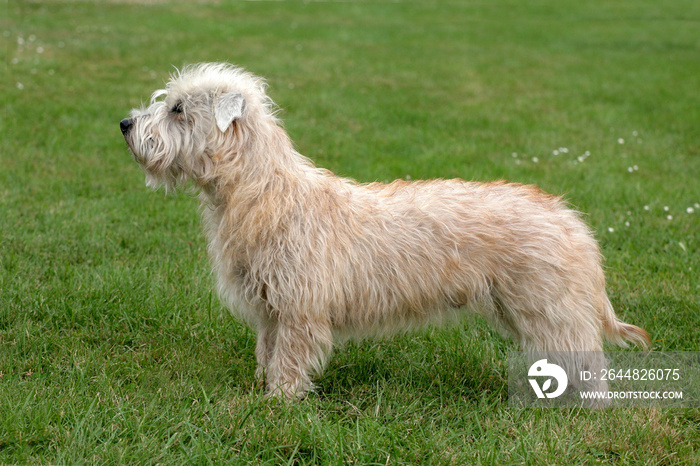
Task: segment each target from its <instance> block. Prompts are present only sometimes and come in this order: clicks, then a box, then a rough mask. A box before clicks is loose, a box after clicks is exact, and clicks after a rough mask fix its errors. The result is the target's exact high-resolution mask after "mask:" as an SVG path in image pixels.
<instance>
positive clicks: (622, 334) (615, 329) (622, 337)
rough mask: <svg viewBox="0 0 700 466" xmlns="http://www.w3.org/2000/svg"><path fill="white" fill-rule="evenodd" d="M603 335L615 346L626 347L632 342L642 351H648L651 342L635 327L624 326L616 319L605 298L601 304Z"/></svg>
mask: <svg viewBox="0 0 700 466" xmlns="http://www.w3.org/2000/svg"><path fill="white" fill-rule="evenodd" d="M602 318H603V334H604V335H605V337H606V338H607V339H608V340H610V341H611V342H613V343H615V344H616V345H620V346H627V342H632V343H634V344H635V345H636V346H639V347H640V348H643V349H649V347H650V346H651V340H650V339H649V334H648V333H647V332H646V331H644V330H643V329H641V328H639V327H637V326H636V325H632V324H626V323H625V322H622V321H621V320H620V319H618V318H617V316H616V315H615V310H614V309H613V307H612V304H611V303H610V300H609V299H608V297H607V296H605V300H604V302H603V315H602Z"/></svg>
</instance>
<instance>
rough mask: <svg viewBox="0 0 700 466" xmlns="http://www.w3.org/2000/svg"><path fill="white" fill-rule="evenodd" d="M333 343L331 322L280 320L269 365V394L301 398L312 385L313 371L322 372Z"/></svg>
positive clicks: (267, 372) (267, 375)
mask: <svg viewBox="0 0 700 466" xmlns="http://www.w3.org/2000/svg"><path fill="white" fill-rule="evenodd" d="M332 346H333V341H332V333H331V328H330V325H328V324H327V323H325V322H323V321H319V320H307V319H293V318H292V319H286V321H284V320H280V321H279V322H278V323H277V328H276V332H275V343H274V349H273V351H272V356H271V358H270V361H269V362H268V365H267V370H266V378H267V389H268V392H269V394H270V395H272V396H278V395H284V396H285V397H286V398H287V399H293V398H302V397H303V396H304V395H305V394H306V393H307V392H308V391H309V390H310V389H311V388H312V383H311V374H312V373H320V372H321V371H322V370H323V366H324V365H325V362H326V358H327V356H328V355H329V354H330V351H331V349H332Z"/></svg>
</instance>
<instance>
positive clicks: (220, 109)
mask: <svg viewBox="0 0 700 466" xmlns="http://www.w3.org/2000/svg"><path fill="white" fill-rule="evenodd" d="M244 108H245V97H243V94H241V93H239V92H229V93H228V94H222V95H220V96H218V97H217V98H216V101H215V102H214V117H215V118H216V126H218V127H219V129H220V130H221V132H222V133H223V132H224V131H226V129H227V128H228V127H229V125H230V124H231V123H233V122H234V121H235V120H236V119H238V118H240V117H242V116H243V109H244Z"/></svg>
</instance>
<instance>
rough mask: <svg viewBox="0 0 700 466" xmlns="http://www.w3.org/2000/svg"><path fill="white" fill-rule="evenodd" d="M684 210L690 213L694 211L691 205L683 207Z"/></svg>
mask: <svg viewBox="0 0 700 466" xmlns="http://www.w3.org/2000/svg"><path fill="white" fill-rule="evenodd" d="M685 211H686V212H688V213H689V214H692V213H693V212H695V209H693V208H692V207H688V208H687V209H685Z"/></svg>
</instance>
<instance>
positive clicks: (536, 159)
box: [532, 157, 540, 163]
mask: <svg viewBox="0 0 700 466" xmlns="http://www.w3.org/2000/svg"><path fill="white" fill-rule="evenodd" d="M532 161H533V162H534V163H537V162H539V161H540V159H538V158H537V157H533V158H532Z"/></svg>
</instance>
